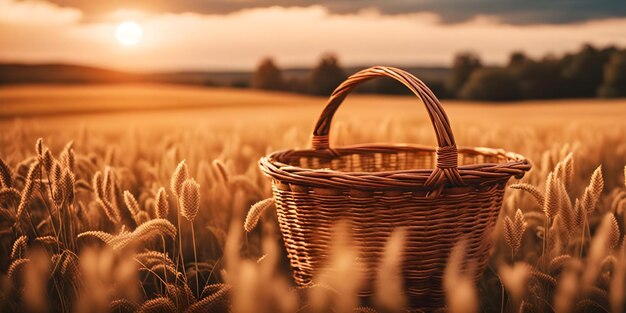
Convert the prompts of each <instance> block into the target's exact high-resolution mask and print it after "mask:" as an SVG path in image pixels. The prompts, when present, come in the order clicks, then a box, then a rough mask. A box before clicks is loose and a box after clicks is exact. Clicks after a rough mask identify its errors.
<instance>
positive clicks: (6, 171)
mask: <svg viewBox="0 0 626 313" xmlns="http://www.w3.org/2000/svg"><path fill="white" fill-rule="evenodd" d="M12 184H13V171H11V168H10V167H9V166H8V165H7V164H6V163H5V162H4V160H2V158H0V186H2V187H4V188H11V186H12Z"/></svg>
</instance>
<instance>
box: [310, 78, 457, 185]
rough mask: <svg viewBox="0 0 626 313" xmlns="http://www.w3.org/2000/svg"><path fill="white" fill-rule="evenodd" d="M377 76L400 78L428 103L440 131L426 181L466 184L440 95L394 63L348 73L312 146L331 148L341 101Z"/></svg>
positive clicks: (318, 126)
mask: <svg viewBox="0 0 626 313" xmlns="http://www.w3.org/2000/svg"><path fill="white" fill-rule="evenodd" d="M376 77H390V78H393V79H395V80H397V81H399V82H400V83H402V84H403V85H405V86H406V87H407V88H409V89H410V90H411V91H412V92H413V93H414V94H415V95H416V96H417V97H418V98H420V100H422V102H423V103H424V105H425V106H426V110H427V111H428V116H429V117H430V120H431V122H432V124H433V127H434V129H435V133H436V134H437V143H438V148H437V153H436V156H437V159H436V164H435V165H436V168H435V170H433V172H432V174H431V175H430V177H429V178H428V179H427V180H426V182H425V185H426V186H434V185H440V184H443V183H445V178H447V180H448V182H450V183H451V184H453V185H457V186H460V185H463V180H462V179H461V175H460V174H459V169H458V166H457V162H458V151H457V148H456V142H455V141H454V135H453V134H452V128H451V127H450V121H449V120H448V116H447V115H446V112H445V111H444V110H443V107H442V106H441V103H439V100H438V99H437V97H435V95H434V94H433V92H432V91H431V90H430V89H429V88H428V87H427V86H426V85H425V84H424V83H423V82H422V81H421V80H419V79H417V78H416V77H415V76H413V75H411V74H410V73H408V72H406V71H403V70H401V69H397V68H393V67H386V66H375V67H370V68H368V69H365V70H362V71H360V72H358V73H356V74H353V75H352V76H350V77H348V79H346V80H345V81H344V82H343V83H341V85H339V87H337V88H336V89H335V91H333V93H332V94H331V95H330V99H328V103H327V104H326V108H324V111H322V114H321V115H320V117H319V119H318V120H317V124H316V125H315V130H314V131H313V138H312V141H313V149H315V150H329V149H330V146H329V141H328V134H329V132H330V124H331V122H332V119H333V116H334V115H335V112H336V111H337V109H338V108H339V105H341V103H342V102H343V100H344V99H345V98H346V97H347V96H348V94H349V93H350V92H351V91H352V90H353V89H354V88H355V87H356V86H357V85H358V84H360V83H362V82H365V81H368V80H370V79H373V78H376Z"/></svg>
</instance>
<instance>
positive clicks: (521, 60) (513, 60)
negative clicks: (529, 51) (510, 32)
mask: <svg viewBox="0 0 626 313" xmlns="http://www.w3.org/2000/svg"><path fill="white" fill-rule="evenodd" d="M529 60H530V59H529V58H528V57H527V56H526V54H524V52H521V51H515V52H513V53H511V56H510V57H509V67H515V66H520V65H524V64H525V63H526V62H528V61H529Z"/></svg>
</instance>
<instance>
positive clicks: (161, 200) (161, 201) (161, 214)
mask: <svg viewBox="0 0 626 313" xmlns="http://www.w3.org/2000/svg"><path fill="white" fill-rule="evenodd" d="M154 208H155V212H154V214H155V216H156V217H157V218H167V214H168V212H169V203H168V202H167V193H166V192H165V188H163V187H161V188H159V191H158V192H157V197H156V205H155V206H154Z"/></svg>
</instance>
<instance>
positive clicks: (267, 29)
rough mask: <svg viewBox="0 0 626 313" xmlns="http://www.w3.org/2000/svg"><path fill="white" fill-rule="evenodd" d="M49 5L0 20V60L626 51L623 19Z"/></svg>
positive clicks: (296, 62)
mask: <svg viewBox="0 0 626 313" xmlns="http://www.w3.org/2000/svg"><path fill="white" fill-rule="evenodd" d="M37 3H39V2H32V1H15V0H12V1H7V0H0V12H5V10H13V12H17V11H15V10H17V9H16V8H21V9H20V10H22V9H24V8H27V7H22V6H25V5H26V6H27V5H34V4H37ZM46 5H47V6H46V10H41V12H42V13H38V14H39V15H38V17H37V19H30V18H26V17H27V15H20V16H21V18H13V19H12V20H7V19H6V18H5V19H4V20H3V19H2V16H5V15H3V14H0V47H2V49H0V61H12V62H67V63H79V64H87V65H94V66H100V67H112V68H118V69H123V70H138V71H157V70H207V69H210V70H216V69H223V70H231V69H242V70H247V69H251V68H253V67H254V66H256V64H257V62H259V60H260V59H261V58H262V57H265V56H271V57H274V58H275V60H276V61H277V63H278V65H279V66H281V67H292V66H311V65H313V64H314V63H315V62H316V61H317V60H318V58H319V56H320V55H321V54H322V53H325V52H329V51H330V52H335V53H337V55H339V57H340V60H341V62H342V64H343V65H374V64H388V65H416V64H424V65H448V64H450V62H451V60H452V58H453V56H454V54H455V53H457V52H459V51H463V50H472V51H475V52H477V53H478V54H480V55H481V57H482V58H483V60H484V61H485V62H486V63H492V64H493V63H501V62H505V61H506V60H507V58H508V56H509V54H510V53H511V51H513V50H521V51H525V52H526V53H527V54H529V55H530V56H534V57H540V56H543V55H544V54H546V53H553V54H560V53H564V52H568V51H573V50H576V49H579V48H580V46H581V45H582V44H583V43H592V44H596V45H608V44H615V45H622V46H626V18H621V19H611V20H600V21H591V22H585V23H578V24H557V25H507V24H502V23H501V22H499V21H497V20H496V19H494V18H488V17H478V18H474V19H472V20H469V21H465V22H459V23H455V24H442V23H440V22H439V17H438V16H437V15H435V14H433V13H410V14H401V15H400V14H399V15H393V16H392V15H384V14H380V13H377V12H376V11H363V12H360V13H358V14H347V15H336V14H331V13H329V11H328V9H327V8H326V7H323V6H312V7H306V8H295V7H294V8H284V7H270V8H261V9H246V10H243V11H238V12H236V13H232V14H228V15H221V14H211V15H207V14H199V13H158V14H156V13H147V12H144V11H139V10H137V9H135V10H133V9H125V10H117V11H112V12H110V13H109V14H107V15H106V16H103V17H102V18H101V19H99V20H97V21H90V22H85V21H82V20H80V15H77V14H76V13H73V12H77V11H75V10H74V9H68V8H64V7H60V6H56V5H52V4H46ZM68 10H69V11H68ZM21 12H23V13H22V14H27V12H28V11H24V10H22V11H21ZM5 17H6V16H5ZM14 17H16V16H14ZM126 18H132V19H134V20H136V21H137V22H138V23H139V24H140V25H141V26H142V27H143V29H144V38H143V39H142V41H141V42H140V43H139V44H138V45H136V46H133V47H125V46H122V45H120V44H119V43H118V42H117V41H116V39H115V28H116V26H117V24H118V23H119V22H120V21H121V20H123V19H126ZM46 21H56V22H55V23H53V24H50V23H46Z"/></svg>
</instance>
